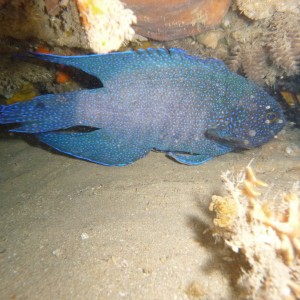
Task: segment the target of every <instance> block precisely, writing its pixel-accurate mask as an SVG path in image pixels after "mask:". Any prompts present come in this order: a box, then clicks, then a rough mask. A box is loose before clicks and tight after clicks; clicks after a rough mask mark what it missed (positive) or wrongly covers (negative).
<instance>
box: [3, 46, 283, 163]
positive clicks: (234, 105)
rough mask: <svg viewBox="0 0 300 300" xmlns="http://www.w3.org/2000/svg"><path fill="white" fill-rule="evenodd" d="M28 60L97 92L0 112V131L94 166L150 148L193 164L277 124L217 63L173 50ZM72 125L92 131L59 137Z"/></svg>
mask: <svg viewBox="0 0 300 300" xmlns="http://www.w3.org/2000/svg"><path fill="white" fill-rule="evenodd" d="M33 55H34V56H36V57H38V58H40V59H42V60H46V61H50V62H53V63H58V64H63V65H68V66H73V67H76V68H79V69H81V70H83V71H85V72H87V73H89V74H91V75H93V76H96V77H97V78H99V79H100V80H101V82H102V83H103V87H102V88H98V89H94V90H82V91H76V92H70V93H64V94H51V95H43V96H39V97H36V98H35V99H33V100H31V101H28V102H22V103H17V104H13V105H9V106H1V107H0V124H10V123H19V124H20V126H19V127H18V128H16V129H14V130H13V131H15V132H23V133H32V134H34V135H35V136H36V137H37V138H38V139H39V140H41V141H42V142H44V143H46V144H48V145H50V146H51V147H53V148H55V149H57V150H59V151H61V152H64V153H67V154H70V155H73V156H75V157H78V158H81V159H85V160H88V161H92V162H95V163H99V164H103V165H108V166H113V165H117V166H123V165H127V164H130V163H132V162H134V161H136V160H137V159H139V158H141V157H143V156H145V155H146V154H147V153H148V152H149V151H151V150H152V149H156V150H160V151H165V152H167V154H168V155H169V156H170V157H172V158H174V159H175V160H177V161H179V162H181V163H185V164H189V165H198V164H201V163H203V162H205V161H208V160H210V159H212V158H214V157H216V156H219V155H222V154H225V153H228V152H230V151H233V150H234V149H237V148H245V149H247V148H252V147H257V146H260V145H262V144H264V143H266V142H268V141H269V140H270V139H272V138H273V137H274V135H276V134H277V132H279V131H280V130H281V129H282V128H283V126H284V124H285V119H284V116H283V112H282V110H281V108H280V106H279V105H278V103H277V102H276V101H275V100H274V99H273V98H272V97H271V96H269V95H268V94H267V93H266V92H265V91H264V90H263V89H262V88H260V87H258V86H256V85H255V84H254V83H251V82H249V81H247V80H246V79H245V78H243V77H241V76H239V75H237V74H235V73H232V72H230V71H229V70H228V69H227V67H226V66H225V65H224V63H223V62H221V61H219V60H215V59H201V58H200V57H195V56H190V55H188V54H187V53H185V52H184V51H182V50H180V49H170V50H168V51H167V50H164V49H148V50H138V51H137V52H134V51H127V52H116V53H111V54H106V55H98V54H97V55H96V54H95V55H84V56H58V55H45V54H36V53H35V54H33ZM74 126H90V127H93V128H94V129H95V130H94V131H91V132H85V133H82V132H81V133H78V132H76V133H74V132H73V133H70V132H61V131H59V130H62V129H68V128H71V127H74Z"/></svg>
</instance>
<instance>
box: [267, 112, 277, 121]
mask: <svg viewBox="0 0 300 300" xmlns="http://www.w3.org/2000/svg"><path fill="white" fill-rule="evenodd" d="M277 120H278V114H277V113H275V112H273V111H269V112H267V114H266V123H268V124H271V123H274V122H275V121H277Z"/></svg>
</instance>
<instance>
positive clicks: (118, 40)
mask: <svg viewBox="0 0 300 300" xmlns="http://www.w3.org/2000/svg"><path fill="white" fill-rule="evenodd" d="M77 7H78V10H79V12H80V15H81V19H82V23H83V26H84V28H85V31H86V34H87V37H88V41H89V44H90V47H91V49H92V50H93V51H94V52H97V53H108V52H110V51H114V50H118V49H119V48H120V47H121V46H122V44H123V43H126V42H128V41H130V40H131V39H132V38H133V36H134V30H133V29H132V28H131V24H133V23H136V16H135V15H134V14H133V12H132V11H131V10H130V9H127V8H125V7H124V5H123V4H122V3H121V2H120V1H119V0H110V1H107V0H97V1H96V0H77Z"/></svg>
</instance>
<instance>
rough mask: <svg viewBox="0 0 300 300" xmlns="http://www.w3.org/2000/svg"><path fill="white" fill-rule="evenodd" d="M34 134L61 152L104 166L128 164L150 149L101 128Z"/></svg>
mask: <svg viewBox="0 0 300 300" xmlns="http://www.w3.org/2000/svg"><path fill="white" fill-rule="evenodd" d="M36 136H37V138H38V139H39V140H40V141H41V142H43V143H45V144H47V145H49V146H51V147H53V148H55V149H57V150H59V151H61V152H63V153H66V154H69V155H72V156H75V157H77V158H81V159H84V160H88V161H91V162H94V163H97V164H102V165H106V166H125V165H128V164H130V163H133V162H134V161H136V160H138V159H139V158H142V157H143V156H145V155H146V154H147V153H148V152H149V151H150V150H151V149H144V148H142V147H139V146H136V145H131V143H130V142H128V141H127V140H126V139H124V140H118V139H114V138H113V136H110V135H109V134H107V133H106V132H104V131H102V130H101V129H98V130H95V131H92V132H87V133H63V132H47V133H39V134H36Z"/></svg>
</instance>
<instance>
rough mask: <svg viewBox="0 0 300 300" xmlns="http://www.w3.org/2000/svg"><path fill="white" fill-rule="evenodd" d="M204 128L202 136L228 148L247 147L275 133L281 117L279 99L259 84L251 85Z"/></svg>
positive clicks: (278, 128) (264, 140) (282, 121)
mask: <svg viewBox="0 0 300 300" xmlns="http://www.w3.org/2000/svg"><path fill="white" fill-rule="evenodd" d="M229 107H230V108H229V109H228V110H227V112H226V114H224V115H223V116H222V118H221V120H220V119H219V120H218V122H217V123H216V125H215V126H213V127H211V128H208V129H207V132H206V136H207V137H208V138H210V139H213V140H215V141H216V142H218V143H221V144H222V145H225V146H228V147H231V148H233V149H234V148H242V149H251V148H254V147H258V146H260V145H262V144H264V143H266V142H268V141H269V140H271V139H272V138H274V137H275V136H276V134H277V133H278V132H279V131H280V130H281V129H282V128H283V127H284V125H285V122H286V121H285V117H284V113H283V110H282V109H281V107H280V105H279V103H278V102H277V101H276V100H275V99H274V98H273V97H271V96H270V95H269V94H267V93H266V92H265V91H264V90H262V89H261V88H258V87H257V88H255V89H251V90H250V91H249V92H247V93H245V94H244V95H243V96H242V97H241V99H237V100H236V101H234V104H233V105H232V104H231V105H229Z"/></svg>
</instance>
